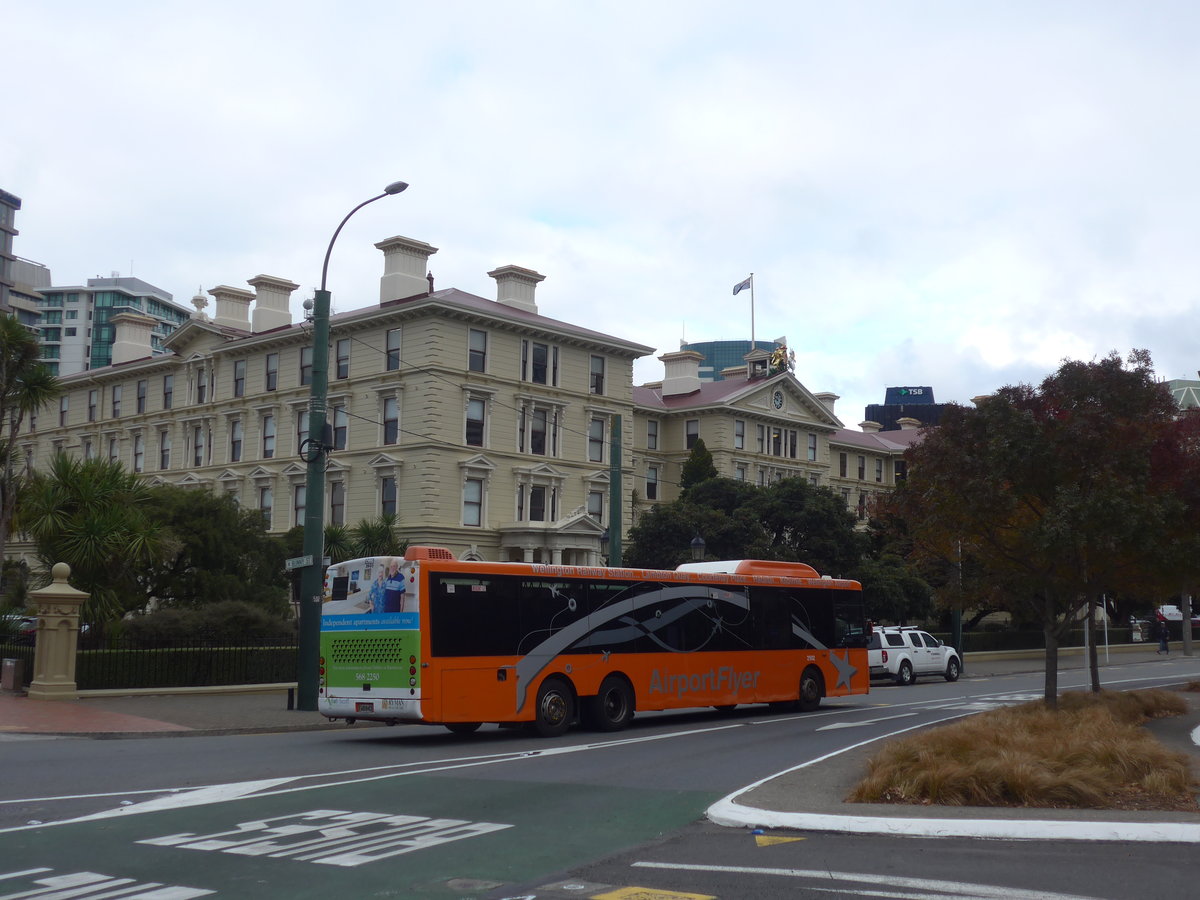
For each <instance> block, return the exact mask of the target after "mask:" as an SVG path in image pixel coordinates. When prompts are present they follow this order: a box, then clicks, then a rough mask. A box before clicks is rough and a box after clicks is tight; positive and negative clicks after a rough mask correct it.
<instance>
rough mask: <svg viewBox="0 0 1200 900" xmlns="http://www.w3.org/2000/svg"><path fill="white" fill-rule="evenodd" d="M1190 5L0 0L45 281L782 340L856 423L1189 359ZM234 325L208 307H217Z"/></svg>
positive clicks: (34, 237)
mask: <svg viewBox="0 0 1200 900" xmlns="http://www.w3.org/2000/svg"><path fill="white" fill-rule="evenodd" d="M1198 19H1200V7H1197V6H1196V5H1195V4H1194V3H1189V2H1158V0H1151V2H1146V3H1134V2H1121V3H1113V2H1098V0H1088V2H1078V3H1072V2H1054V3H1046V2H1044V0H1039V2H1032V3H1022V2H1015V0H1009V2H995V3H990V2H903V0H891V2H883V0H880V2H874V3H855V2H834V3H831V2H828V0H821V2H807V0H790V2H742V3H736V4H735V3H730V2H727V0H726V2H704V0H699V2H697V0H691V2H656V0H641V2H636V3H625V2H566V0H559V2H549V0H547V2H518V0H503V2H494V0H493V2H455V0H441V2H438V3H428V2H419V3H418V2H402V0H390V2H365V0H356V2H353V3H330V2H321V3H313V2H307V0H287V2H254V0H240V2H236V3H231V2H224V0H209V2H205V3H183V2H164V0H155V2H147V3H142V2H129V0H126V2H122V0H114V2H109V3H96V2H93V0H89V2H54V0H45V2H38V3H30V2H28V0H0V23H3V29H4V32H5V40H4V45H5V46H4V69H5V73H6V79H7V89H6V91H5V110H4V125H3V127H2V128H0V188H3V189H5V190H7V191H9V192H11V193H14V194H16V195H17V196H19V197H21V198H22V200H23V201H24V205H23V208H22V210H21V211H20V212H19V213H18V216H17V227H18V229H19V230H20V235H19V237H17V239H16V242H15V244H14V249H15V252H16V253H17V254H18V255H20V256H23V257H26V258H29V259H33V260H36V261H38V262H41V263H44V264H46V265H48V266H49V267H50V268H51V270H52V272H53V275H54V283H55V284H81V283H83V282H84V281H85V280H86V279H87V278H89V277H96V276H98V275H99V276H108V275H110V274H111V273H112V272H114V271H116V272H120V274H122V275H130V274H132V275H134V276H136V277H139V278H142V279H144V280H146V281H149V282H151V283H152V284H155V285H157V286H159V287H161V288H163V289H164V290H167V291H169V292H171V293H172V294H174V296H175V299H177V300H179V301H181V302H183V303H185V304H186V303H187V302H188V300H189V299H190V297H191V296H192V295H193V294H194V293H196V291H197V289H200V288H202V289H203V290H205V291H207V290H208V289H210V288H212V287H214V286H216V285H218V284H229V285H234V286H237V287H247V285H246V284H245V282H246V279H248V278H252V277H253V276H255V275H257V274H260V273H263V274H269V275H278V276H282V277H285V278H290V279H292V280H293V281H296V282H298V283H300V284H301V286H302V287H301V289H300V290H299V291H297V292H296V294H295V295H294V304H293V312H294V314H295V315H296V316H297V317H298V316H299V313H300V309H299V304H300V302H301V300H303V299H304V297H306V296H311V292H312V289H313V288H314V287H315V286H316V283H317V282H318V281H319V279H320V268H321V260H322V257H323V255H324V252H325V247H326V245H327V243H328V241H329V238H330V236H331V235H332V233H333V229H334V228H335V227H336V226H337V223H338V222H339V221H340V220H341V218H342V216H343V215H345V214H346V213H347V212H348V211H349V210H350V209H351V208H352V207H353V206H354V205H355V204H357V203H358V202H359V201H361V200H363V199H366V198H367V197H369V196H371V195H373V194H375V193H378V192H379V191H380V190H381V189H382V188H383V186H384V185H386V184H388V183H389V182H391V181H394V180H397V179H400V180H404V181H407V182H409V183H410V184H411V187H410V188H409V189H408V191H407V192H406V193H404V194H401V195H399V196H397V197H388V198H385V199H383V200H380V201H379V202H377V203H375V204H374V205H372V206H369V207H367V208H366V209H364V210H362V211H361V212H360V213H358V214H357V215H356V216H355V218H354V219H352V220H351V223H350V224H349V225H347V227H346V229H345V230H344V231H343V232H342V235H341V236H340V238H339V239H338V244H337V247H336V249H335V251H334V255H333V259H332V261H331V263H330V275H329V286H330V289H331V290H332V291H333V293H334V308H335V310H337V311H345V310H349V309H357V308H360V307H364V306H368V305H370V304H373V303H376V302H378V291H379V276H380V274H381V273H382V255H381V254H380V253H379V251H377V250H376V249H375V248H374V246H373V244H374V243H375V242H376V241H379V240H382V239H383V238H385V237H389V236H391V235H396V234H400V235H405V236H408V237H412V238H417V239H419V240H423V241H428V242H429V243H431V244H433V245H434V246H436V247H438V248H440V249H439V252H438V253H437V255H436V256H434V257H433V258H432V260H431V263H430V268H431V270H432V272H433V273H434V275H435V276H436V279H437V282H436V286H437V287H438V288H446V287H457V288H460V289H462V290H466V291H470V292H472V293H476V294H480V295H482V296H484V297H489V298H494V297H495V283H494V282H493V280H492V279H490V278H488V277H487V275H486V272H487V271H488V270H490V269H492V268H494V267H496V266H498V265H504V264H508V263H512V264H516V265H520V266H525V267H528V268H532V269H536V270H537V271H539V272H541V273H542V274H543V275H545V276H546V280H545V282H543V283H542V284H541V285H540V286H539V288H538V292H537V299H538V304H539V309H540V311H541V312H542V313H543V314H544V315H547V316H551V317H554V318H558V319H563V320H566V321H569V322H573V323H576V324H579V325H583V326H586V327H589V328H594V329H597V330H600V331H604V332H607V333H610V334H613V335H616V336H619V337H622V338H626V339H630V340H634V341H638V342H641V343H643V344H647V345H650V346H653V347H655V348H656V349H657V353H656V354H655V355H653V356H649V357H646V358H645V359H643V360H641V361H639V362H638V363H637V364H636V365H635V370H634V373H635V380H636V381H638V382H644V381H649V380H656V379H659V378H661V377H662V365H661V363H659V362H658V360H657V358H656V356H657V354H659V353H664V352H667V351H671V350H676V349H678V347H679V341H680V339H681V338H686V339H688V340H695V341H705V340H721V339H738V338H740V339H749V337H750V332H751V315H750V312H751V311H750V298H749V295H748V293H747V292H742V293H741V294H739V295H738V296H737V297H734V296H733V295H732V288H733V286H734V284H736V283H737V282H739V281H741V280H742V279H743V278H745V277H747V275H749V274H750V273H751V272H753V273H754V280H755V310H754V336H755V337H757V338H759V339H773V338H776V337H779V336H786V337H787V339H788V342H789V346H790V347H791V348H792V349H793V350H794V351H795V353H796V372H795V374H796V376H797V377H798V378H799V379H800V381H801V382H802V383H803V384H804V385H805V386H806V387H808V388H809V389H810V390H811V391H813V392H821V391H832V392H834V393H837V394H839V395H841V398H842V399H841V400H840V401H839V402H838V404H837V413H838V415H839V417H840V418H841V419H842V421H843V422H845V423H846V424H847V425H849V426H851V427H853V426H856V425H857V424H858V423H859V422H860V421H861V420H862V418H863V408H864V406H865V405H866V404H868V403H882V402H883V395H884V389H885V388H886V387H888V386H899V385H930V386H932V387H933V389H934V392H935V396H936V398H937V400H939V401H957V402H962V403H966V402H969V401H970V398H972V397H974V396H976V395H978V394H982V393H986V392H990V391H993V390H995V389H996V388H997V387H1000V386H1002V385H1004V384H1011V383H1015V382H1018V381H1026V382H1033V383H1036V382H1037V381H1039V380H1040V379H1041V378H1042V377H1044V376H1045V375H1046V374H1048V373H1050V372H1051V371H1053V370H1054V369H1055V368H1056V367H1057V366H1058V364H1059V363H1060V362H1061V361H1062V360H1063V359H1064V358H1071V359H1092V358H1095V357H1098V356H1102V355H1104V354H1106V353H1107V352H1108V351H1110V350H1114V349H1115V350H1118V351H1121V352H1122V353H1125V352H1127V351H1128V350H1129V349H1130V348H1133V347H1145V348H1147V349H1149V350H1150V351H1151V353H1152V354H1153V357H1154V360H1155V364H1156V368H1157V370H1158V373H1159V375H1160V376H1161V377H1163V378H1180V377H1184V378H1195V377H1196V371H1197V368H1198V367H1200V352H1198V351H1197V347H1196V321H1197V315H1196V314H1197V308H1198V306H1200V297H1198V295H1200V277H1198V275H1200V272H1198V269H1200V262H1198V261H1200V252H1198V249H1197V248H1198V245H1200V234H1198V228H1197V225H1196V216H1197V210H1198V209H1200V196H1198V193H1200V192H1198V190H1197V179H1196V169H1197V166H1198V165H1200V152H1198V151H1200V147H1198V144H1200V141H1198V139H1197V131H1198V129H1200V124H1198V123H1200V118H1198V117H1197V100H1198V96H1197V95H1198V90H1197V88H1198V85H1200V71H1198V67H1200V54H1198V53H1197V52H1196V48H1197V46H1200V28H1198V27H1197V22H1198ZM209 312H210V313H211V312H212V307H211V306H210V308H209Z"/></svg>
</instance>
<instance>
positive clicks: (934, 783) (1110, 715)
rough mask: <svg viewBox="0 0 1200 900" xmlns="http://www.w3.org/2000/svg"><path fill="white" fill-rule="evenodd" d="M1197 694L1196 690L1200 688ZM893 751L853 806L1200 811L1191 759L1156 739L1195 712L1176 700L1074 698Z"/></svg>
mask: <svg viewBox="0 0 1200 900" xmlns="http://www.w3.org/2000/svg"><path fill="white" fill-rule="evenodd" d="M1197 687H1200V686H1197V685H1192V686H1191V688H1190V689H1197ZM1058 703H1059V708H1058V710H1057V711H1053V710H1049V709H1047V708H1046V707H1045V705H1044V704H1043V703H1042V701H1036V702H1033V703H1026V704H1024V705H1022V706H1014V707H1009V708H1007V709H1000V710H995V711H994V712H988V713H981V714H979V715H976V716H971V717H970V718H967V719H963V720H962V721H959V722H956V723H954V724H952V725H945V726H942V727H940V728H935V729H933V730H931V731H927V732H923V733H920V734H916V735H913V736H911V737H908V738H904V739H902V740H896V741H892V742H889V743H888V744H885V745H884V747H883V748H882V749H881V750H880V751H879V753H877V754H876V755H875V756H874V757H872V758H871V760H870V761H869V763H868V764H867V774H866V777H864V778H863V780H862V781H860V782H859V783H858V785H856V786H855V788H854V790H853V791H852V792H851V793H850V796H849V797H847V798H846V799H847V800H848V801H850V802H852V803H919V804H940V805H945V806H1036V807H1060V808H1064V809H1157V810H1178V811H1189V812H1200V807H1198V806H1197V802H1196V794H1195V791H1196V790H1197V788H1198V787H1200V785H1198V784H1197V782H1196V779H1195V776H1194V773H1193V771H1192V769H1191V765H1190V762H1191V761H1190V759H1189V758H1188V756H1187V755H1186V754H1184V753H1178V752H1176V751H1173V750H1168V749H1167V748H1166V747H1164V746H1163V745H1162V744H1160V743H1159V742H1158V741H1157V740H1155V738H1154V737H1153V736H1152V735H1150V734H1149V733H1147V732H1146V731H1145V730H1144V729H1143V728H1141V724H1142V723H1143V722H1145V721H1146V720H1147V719H1151V718H1158V717H1162V716H1175V715H1181V714H1183V713H1185V712H1187V709H1188V707H1187V702H1186V701H1185V700H1184V698H1183V697H1182V696H1180V695H1179V694H1178V693H1176V692H1173V691H1164V690H1146V691H1128V692H1118V691H1102V692H1101V693H1099V694H1092V693H1082V692H1070V693H1066V694H1063V695H1062V696H1061V697H1060V698H1059V701H1058Z"/></svg>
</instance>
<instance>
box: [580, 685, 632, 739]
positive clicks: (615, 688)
mask: <svg viewBox="0 0 1200 900" xmlns="http://www.w3.org/2000/svg"><path fill="white" fill-rule="evenodd" d="M636 708H637V702H636V695H635V693H634V690H633V685H632V684H631V683H630V681H629V679H628V678H626V677H625V675H624V674H623V673H621V672H612V673H610V674H608V675H606V676H604V680H603V681H601V682H600V687H599V689H598V690H597V691H596V695H595V696H594V697H585V698H584V699H583V701H582V703H581V712H582V714H583V719H584V722H585V724H586V725H587V726H588V727H589V728H592V729H594V730H596V731H620V730H621V729H623V728H624V727H625V726H627V725H628V724H629V722H630V720H632V719H633V712H634V710H635V709H636Z"/></svg>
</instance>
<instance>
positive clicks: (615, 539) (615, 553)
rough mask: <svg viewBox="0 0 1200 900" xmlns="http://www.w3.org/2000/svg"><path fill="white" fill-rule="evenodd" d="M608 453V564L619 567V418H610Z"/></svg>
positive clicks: (620, 515) (617, 416) (620, 519)
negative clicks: (610, 431) (610, 428)
mask: <svg viewBox="0 0 1200 900" xmlns="http://www.w3.org/2000/svg"><path fill="white" fill-rule="evenodd" d="M609 439H610V444H609V451H608V519H609V522H608V564H609V565H610V566H619V565H621V527H622V526H621V523H622V510H621V416H620V415H619V414H618V415H615V416H613V418H612V433H611V434H610V435H609Z"/></svg>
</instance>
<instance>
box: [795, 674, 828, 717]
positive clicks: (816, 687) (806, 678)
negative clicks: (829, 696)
mask: <svg viewBox="0 0 1200 900" xmlns="http://www.w3.org/2000/svg"><path fill="white" fill-rule="evenodd" d="M824 693H825V689H824V687H823V682H822V679H821V673H820V672H818V671H817V670H816V669H805V670H804V674H803V675H801V676H800V699H799V700H798V701H797V705H799V707H800V711H801V712H812V711H813V710H814V709H816V708H817V707H818V706H820V705H821V695H822V694H824Z"/></svg>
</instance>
